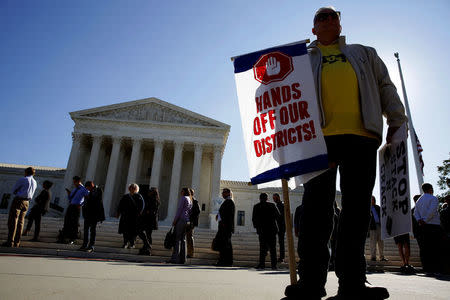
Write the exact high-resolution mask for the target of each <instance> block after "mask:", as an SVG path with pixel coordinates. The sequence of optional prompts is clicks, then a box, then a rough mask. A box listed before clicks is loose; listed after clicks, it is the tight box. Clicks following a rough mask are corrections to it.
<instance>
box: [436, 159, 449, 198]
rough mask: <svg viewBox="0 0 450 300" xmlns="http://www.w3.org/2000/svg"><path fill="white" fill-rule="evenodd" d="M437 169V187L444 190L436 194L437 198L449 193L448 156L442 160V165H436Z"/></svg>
mask: <svg viewBox="0 0 450 300" xmlns="http://www.w3.org/2000/svg"><path fill="white" fill-rule="evenodd" d="M449 154H450V153H449ZM437 169H438V172H439V180H438V182H437V184H438V186H439V189H440V190H442V191H444V192H443V193H442V194H439V195H438V198H439V199H443V198H444V197H445V196H447V195H450V158H449V159H446V160H444V161H443V164H442V166H438V167H437Z"/></svg>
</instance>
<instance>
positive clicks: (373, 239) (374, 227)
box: [369, 196, 387, 261]
mask: <svg viewBox="0 0 450 300" xmlns="http://www.w3.org/2000/svg"><path fill="white" fill-rule="evenodd" d="M371 201H372V202H371V206H370V223H369V229H370V260H372V261H376V260H377V245H378V251H379V252H380V260H381V261H387V259H386V258H384V242H383V240H382V239H381V214H380V206H379V205H377V204H376V203H375V197H374V196H372V200H371Z"/></svg>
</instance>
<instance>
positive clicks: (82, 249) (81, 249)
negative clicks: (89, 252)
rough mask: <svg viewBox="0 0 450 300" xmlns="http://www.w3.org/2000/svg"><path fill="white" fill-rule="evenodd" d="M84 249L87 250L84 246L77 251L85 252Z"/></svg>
mask: <svg viewBox="0 0 450 300" xmlns="http://www.w3.org/2000/svg"><path fill="white" fill-rule="evenodd" d="M86 248H87V246H85V245H82V246H81V247H80V249H78V250H79V251H85V250H86Z"/></svg>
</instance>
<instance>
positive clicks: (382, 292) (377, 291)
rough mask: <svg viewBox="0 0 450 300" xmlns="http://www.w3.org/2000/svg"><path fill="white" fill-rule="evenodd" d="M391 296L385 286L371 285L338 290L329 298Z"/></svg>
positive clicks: (379, 298) (356, 299)
mask: <svg viewBox="0 0 450 300" xmlns="http://www.w3.org/2000/svg"><path fill="white" fill-rule="evenodd" d="M387 298H389V292H388V290H387V289H386V288H384V287H370V286H364V287H363V288H354V289H348V290H346V291H345V292H343V291H338V294H337V295H336V296H333V297H329V298H327V300H361V299H364V300H383V299H387Z"/></svg>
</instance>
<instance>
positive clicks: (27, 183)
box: [13, 175, 37, 200]
mask: <svg viewBox="0 0 450 300" xmlns="http://www.w3.org/2000/svg"><path fill="white" fill-rule="evenodd" d="M36 187H37V183H36V180H34V178H33V176H31V175H30V176H26V177H22V178H20V179H19V180H17V182H16V184H15V185H14V188H13V194H14V195H16V196H17V197H20V198H26V199H28V200H31V198H33V195H34V192H35V191H36Z"/></svg>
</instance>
